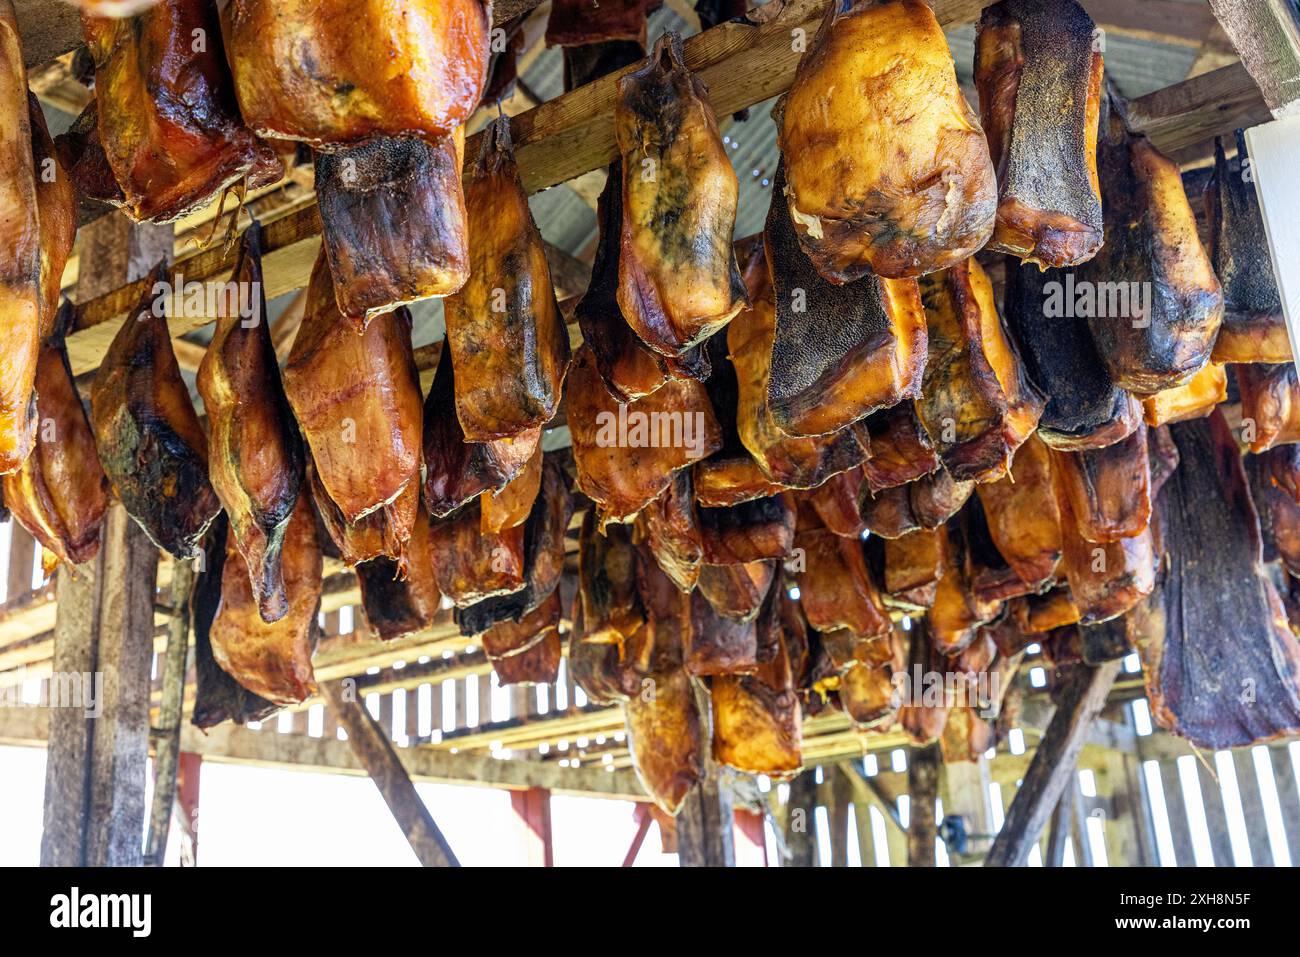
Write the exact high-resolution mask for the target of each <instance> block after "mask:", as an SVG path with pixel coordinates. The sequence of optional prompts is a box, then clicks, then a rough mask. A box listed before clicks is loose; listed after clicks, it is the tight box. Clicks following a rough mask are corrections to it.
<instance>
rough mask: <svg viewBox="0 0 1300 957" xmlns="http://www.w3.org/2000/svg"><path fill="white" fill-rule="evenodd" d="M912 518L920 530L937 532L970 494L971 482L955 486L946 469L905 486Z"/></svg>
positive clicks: (956, 483) (954, 481) (955, 481)
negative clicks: (934, 529)
mask: <svg viewBox="0 0 1300 957" xmlns="http://www.w3.org/2000/svg"><path fill="white" fill-rule="evenodd" d="M907 490H908V495H909V499H910V502H911V511H912V515H914V516H915V517H916V521H917V523H918V524H919V525H920V527H921V528H938V527H939V526H940V525H942V524H943V523H944V522H946V521H948V519H950V518H952V517H953V516H954V515H956V514H957V513H958V512H959V511H961V508H962V506H963V505H965V504H966V502H967V500H968V499H970V497H971V493H972V492H974V491H975V483H974V482H969V481H968V482H959V481H957V480H956V479H954V478H953V477H952V475H951V474H949V472H948V470H947V469H939V470H938V471H936V472H931V473H930V474H929V475H927V476H925V477H924V478H920V479H917V480H916V481H915V482H913V483H911V484H910V485H908V486H907Z"/></svg>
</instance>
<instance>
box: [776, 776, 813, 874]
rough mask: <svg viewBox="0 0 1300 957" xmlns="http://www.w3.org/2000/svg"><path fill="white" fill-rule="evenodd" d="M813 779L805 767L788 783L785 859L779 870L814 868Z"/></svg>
mask: <svg viewBox="0 0 1300 957" xmlns="http://www.w3.org/2000/svg"><path fill="white" fill-rule="evenodd" d="M816 810H817V778H816V772H815V771H814V769H813V768H811V767H808V766H807V765H805V767H804V770H803V772H802V773H800V775H799V776H798V777H797V778H795V779H794V780H793V781H791V782H790V796H789V799H788V800H787V801H786V804H785V847H786V850H787V851H788V852H789V855H790V857H789V859H788V860H783V861H782V862H781V866H782V867H816V866H817V835H816V831H815V830H814V828H815V826H816V823H815V822H816Z"/></svg>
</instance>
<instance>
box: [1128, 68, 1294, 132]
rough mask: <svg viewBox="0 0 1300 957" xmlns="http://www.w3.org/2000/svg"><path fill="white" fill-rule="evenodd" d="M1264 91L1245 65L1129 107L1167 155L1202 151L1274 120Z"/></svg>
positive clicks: (1132, 118)
mask: <svg viewBox="0 0 1300 957" xmlns="http://www.w3.org/2000/svg"><path fill="white" fill-rule="evenodd" d="M1271 116H1272V114H1271V113H1270V112H1269V109H1268V105H1267V104H1266V103H1265V102H1264V98H1263V96H1262V95H1261V94H1260V92H1259V87H1258V86H1256V85H1255V81H1254V80H1253V79H1251V76H1250V74H1249V73H1248V72H1246V68H1245V67H1244V66H1242V65H1241V64H1240V63H1234V64H1232V65H1231V66H1225V67H1222V68H1221V69H1218V70H1212V71H1211V72H1209V73H1203V74H1201V75H1200V76H1195V77H1192V78H1190V79H1187V80H1183V81H1182V82H1181V83H1175V84H1173V85H1172V86H1168V87H1165V88H1164V89H1163V90H1156V91H1155V92H1154V93H1148V94H1147V95H1146V96H1140V97H1138V98H1137V99H1135V100H1130V101H1129V107H1128V118H1129V123H1130V125H1131V126H1132V127H1133V129H1134V131H1135V132H1138V133H1144V134H1146V136H1147V137H1148V138H1150V140H1151V142H1152V143H1154V144H1155V145H1156V146H1157V147H1159V148H1160V149H1161V150H1162V151H1164V152H1165V153H1174V152H1177V151H1179V150H1183V149H1185V148H1187V147H1190V146H1197V145H1201V146H1202V147H1204V149H1205V151H1206V152H1207V153H1208V152H1210V151H1211V150H1212V149H1213V139H1214V137H1216V136H1228V135H1231V134H1232V132H1233V131H1234V130H1238V129H1242V128H1244V127H1250V126H1254V125H1256V124H1257V123H1263V122H1265V121H1267V120H1269V119H1270V118H1271Z"/></svg>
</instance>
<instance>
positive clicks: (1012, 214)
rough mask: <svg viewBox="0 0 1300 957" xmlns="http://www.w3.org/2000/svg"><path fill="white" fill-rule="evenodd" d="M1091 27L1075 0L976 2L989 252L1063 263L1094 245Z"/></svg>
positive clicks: (1096, 204)
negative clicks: (992, 201)
mask: <svg viewBox="0 0 1300 957" xmlns="http://www.w3.org/2000/svg"><path fill="white" fill-rule="evenodd" d="M1095 34H1096V24H1094V23H1093V21H1092V18H1091V17H1090V16H1088V14H1087V12H1086V11H1085V10H1084V9H1083V7H1081V6H1080V5H1079V4H1077V3H1074V2H1073V0H1002V2H1001V3H996V4H994V5H993V6H990V7H985V8H984V12H983V14H982V16H981V17H980V22H979V28H978V30H977V31H976V38H975V85H976V87H977V88H978V90H979V98H980V116H981V119H982V120H983V126H984V132H985V134H986V135H987V136H988V140H989V152H990V153H991V154H992V157H993V162H994V164H995V166H996V168H997V180H998V216H997V223H996V225H995V227H994V230H993V239H992V240H990V241H989V245H988V246H987V247H986V248H988V249H990V250H994V251H998V252H1006V253H1011V254H1012V255H1014V256H1018V257H1020V258H1021V259H1023V260H1025V261H1026V262H1031V263H1037V264H1039V265H1041V266H1055V267H1058V268H1062V267H1067V266H1075V265H1078V264H1079V263H1081V262H1084V261H1085V260H1088V259H1091V258H1092V257H1093V255H1095V254H1096V252H1097V250H1098V249H1099V248H1100V247H1101V241H1102V221H1101V188H1100V186H1099V184H1098V182H1097V125H1098V123H1099V121H1100V118H1101V97H1102V55H1101V51H1100V50H1099V49H1098V48H1097V43H1096V40H1095Z"/></svg>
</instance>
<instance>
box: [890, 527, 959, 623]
mask: <svg viewBox="0 0 1300 957" xmlns="http://www.w3.org/2000/svg"><path fill="white" fill-rule="evenodd" d="M947 546H948V533H947V531H946V530H945V529H942V528H936V529H924V528H919V529H917V530H916V531H913V532H909V533H907V534H906V535H903V536H901V537H900V538H894V539H886V540H885V541H884V580H885V591H886V592H887V593H888V595H889V597H890V598H892V599H893V600H894V601H896V602H899V603H901V604H902V605H903V606H904V607H905V608H906V609H907V610H909V611H913V612H923V611H924V610H925V609H927V608H929V607H930V606H931V605H933V604H934V594H935V589H936V588H937V587H938V584H939V578H940V577H941V576H942V575H943V571H944V565H945V562H944V550H945V549H946V548H947Z"/></svg>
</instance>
